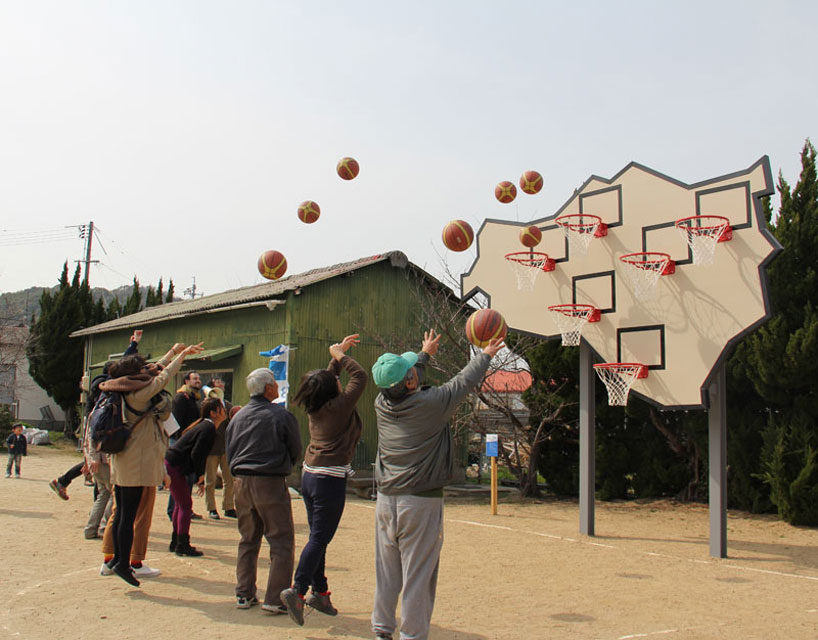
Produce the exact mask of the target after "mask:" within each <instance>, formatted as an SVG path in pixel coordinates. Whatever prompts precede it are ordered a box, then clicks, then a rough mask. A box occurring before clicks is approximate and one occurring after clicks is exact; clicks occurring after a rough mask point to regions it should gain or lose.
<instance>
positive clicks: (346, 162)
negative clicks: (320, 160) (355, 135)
mask: <svg viewBox="0 0 818 640" xmlns="http://www.w3.org/2000/svg"><path fill="white" fill-rule="evenodd" d="M360 170H361V167H360V166H359V165H358V161H357V160H356V159H355V158H341V159H340V160H339V161H338V165H337V166H336V167H335V171H337V172H338V175H339V176H341V177H342V178H343V179H344V180H352V179H353V178H354V177H355V176H357V175H358V172H359V171H360Z"/></svg>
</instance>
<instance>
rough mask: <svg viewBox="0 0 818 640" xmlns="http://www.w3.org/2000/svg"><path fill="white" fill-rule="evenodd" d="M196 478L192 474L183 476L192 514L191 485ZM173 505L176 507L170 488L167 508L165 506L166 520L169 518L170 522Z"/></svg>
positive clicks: (194, 482)
mask: <svg viewBox="0 0 818 640" xmlns="http://www.w3.org/2000/svg"><path fill="white" fill-rule="evenodd" d="M196 480H198V478H197V477H196V476H195V475H193V474H190V475H188V476H185V481H186V482H187V495H188V498H190V513H191V514H193V497H192V493H193V485H194V484H196ZM175 507H176V500H174V499H173V490H171V492H170V495H169V496H168V508H167V513H168V520H170V521H171V522H173V510H174V508H175Z"/></svg>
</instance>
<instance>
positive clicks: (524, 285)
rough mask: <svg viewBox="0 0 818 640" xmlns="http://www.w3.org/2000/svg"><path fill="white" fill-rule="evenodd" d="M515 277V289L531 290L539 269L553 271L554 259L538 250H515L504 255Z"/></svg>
mask: <svg viewBox="0 0 818 640" xmlns="http://www.w3.org/2000/svg"><path fill="white" fill-rule="evenodd" d="M505 258H506V260H508V264H509V265H510V266H511V270H512V271H513V272H514V275H515V276H516V278H517V289H518V290H520V291H533V290H534V284H535V283H536V282H537V276H538V275H540V272H541V271H553V270H554V260H553V259H552V258H549V257H548V254H547V253H542V252H539V251H515V252H513V253H507V254H506V256H505Z"/></svg>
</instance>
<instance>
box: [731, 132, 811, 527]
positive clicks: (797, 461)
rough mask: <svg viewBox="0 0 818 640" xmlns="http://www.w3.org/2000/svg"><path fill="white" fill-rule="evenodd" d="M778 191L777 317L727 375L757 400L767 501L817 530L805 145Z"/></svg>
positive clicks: (772, 277)
mask: <svg viewBox="0 0 818 640" xmlns="http://www.w3.org/2000/svg"><path fill="white" fill-rule="evenodd" d="M778 191H779V193H780V195H781V208H780V209H779V214H778V218H777V219H776V220H775V222H774V223H772V222H771V228H772V230H773V233H774V234H775V236H776V238H777V239H778V241H779V242H780V243H781V245H782V246H783V247H784V251H783V253H782V254H781V255H780V256H779V257H778V258H777V259H776V260H775V261H774V262H773V263H772V264H771V265H770V267H769V269H768V275H769V282H770V298H771V304H772V306H773V311H774V316H773V318H772V319H771V320H770V322H768V323H767V324H765V325H764V326H762V327H761V328H760V329H759V330H758V331H757V332H756V333H754V334H753V335H752V336H750V337H749V338H748V339H747V340H746V341H745V343H744V345H742V348H741V349H740V350H739V353H738V354H737V357H736V359H735V362H734V366H733V367H732V370H733V372H734V375H735V376H736V377H737V378H739V379H743V380H745V381H749V382H750V383H751V384H752V386H753V388H754V389H755V391H756V392H757V394H758V395H759V397H760V398H761V401H760V402H755V403H754V404H752V405H750V410H751V411H752V415H751V416H750V419H751V421H752V424H753V427H754V429H756V431H757V433H760V435H759V436H756V444H757V445H758V444H759V442H758V441H759V440H761V443H760V445H761V446H760V449H761V452H760V459H761V463H762V467H761V471H762V472H761V474H760V475H759V476H758V477H759V478H760V479H761V480H763V481H764V483H766V485H767V486H768V487H769V489H770V499H771V500H772V502H773V503H774V504H775V506H776V507H777V509H778V513H779V515H780V516H781V517H782V518H783V519H785V520H786V521H787V522H790V523H792V524H807V525H818V463H817V462H816V456H818V431H816V428H815V427H816V420H817V419H818V402H817V401H818V269H816V266H818V265H816V256H818V176H816V154H815V148H814V147H813V146H812V144H811V143H810V142H809V141H807V142H806V143H805V145H804V148H803V150H802V152H801V175H800V177H799V180H798V183H797V184H796V186H795V188H794V189H791V187H790V185H789V184H788V183H787V182H786V180H784V177H783V176H779V179H778ZM762 429H763V430H762Z"/></svg>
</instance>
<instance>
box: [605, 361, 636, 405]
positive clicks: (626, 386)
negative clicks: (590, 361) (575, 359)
mask: <svg viewBox="0 0 818 640" xmlns="http://www.w3.org/2000/svg"><path fill="white" fill-rule="evenodd" d="M594 370H595V371H596V373H597V375H598V376H599V379H600V380H602V382H604V383H605V388H606V389H607V390H608V404H609V405H610V406H612V407H624V406H625V405H626V404H628V393H629V392H630V390H631V386H632V385H633V383H634V382H636V380H639V379H640V378H647V377H648V368H647V367H646V366H645V365H643V364H639V363H638V362H611V363H604V364H595V365H594Z"/></svg>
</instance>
